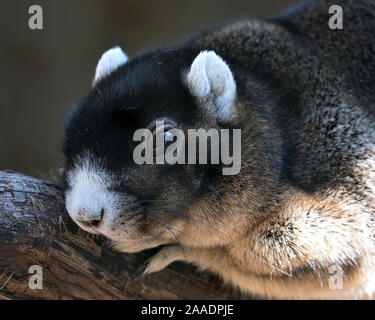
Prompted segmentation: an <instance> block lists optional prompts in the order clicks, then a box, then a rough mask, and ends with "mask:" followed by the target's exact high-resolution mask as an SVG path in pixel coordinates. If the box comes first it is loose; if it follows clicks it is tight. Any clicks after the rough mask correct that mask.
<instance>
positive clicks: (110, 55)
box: [92, 47, 128, 86]
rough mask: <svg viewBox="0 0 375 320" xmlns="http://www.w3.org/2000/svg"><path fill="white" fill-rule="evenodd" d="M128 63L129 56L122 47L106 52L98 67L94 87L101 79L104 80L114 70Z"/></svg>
mask: <svg viewBox="0 0 375 320" xmlns="http://www.w3.org/2000/svg"><path fill="white" fill-rule="evenodd" d="M127 61H128V56H127V55H126V54H125V53H124V51H122V49H121V48H120V47H114V48H112V49H109V50H108V51H106V52H104V53H103V55H102V57H101V58H100V59H99V62H98V65H97V66H96V71H95V76H94V80H93V82H92V85H93V86H94V85H95V84H96V83H97V82H98V81H99V80H100V79H103V78H104V77H106V76H107V75H109V74H110V73H111V72H112V71H113V70H115V69H117V68H118V67H119V66H121V65H123V64H125V63H126V62H127Z"/></svg>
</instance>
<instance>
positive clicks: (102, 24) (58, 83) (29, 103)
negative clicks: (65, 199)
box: [0, 0, 301, 178]
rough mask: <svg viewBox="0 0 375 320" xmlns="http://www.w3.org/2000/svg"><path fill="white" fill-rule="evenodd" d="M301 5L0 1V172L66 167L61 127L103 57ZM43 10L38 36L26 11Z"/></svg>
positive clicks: (287, 1) (200, 0)
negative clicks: (110, 51) (35, 7)
mask: <svg viewBox="0 0 375 320" xmlns="http://www.w3.org/2000/svg"><path fill="white" fill-rule="evenodd" d="M299 2H301V0H106V1H104V0H80V1H74V0H64V1H58V0H49V1H41V0H37V1H24V0H2V1H1V7H0V8H1V29H0V93H1V100H0V104H1V105H0V170H4V169H12V170H15V171H19V172H23V173H26V174H29V175H32V176H36V177H42V178H50V177H51V176H53V175H54V174H55V172H56V169H57V168H59V167H61V166H62V165H63V158H62V155H61V151H60V149H61V141H62V135H63V122H64V119H65V117H66V115H67V113H68V112H69V110H70V108H71V106H72V104H73V103H74V102H75V101H77V100H79V99H80V98H82V97H83V96H84V95H85V94H86V93H87V92H88V90H89V89H90V84H91V81H92V78H93V75H94V71H95V67H96V62H97V60H98V59H99V57H100V56H101V54H102V53H103V52H104V51H105V50H107V49H109V48H111V47H113V46H115V45H120V46H121V47H122V48H123V49H124V51H125V52H126V53H127V54H128V55H129V56H132V55H133V54H135V53H136V52H139V51H144V50H147V49H149V48H152V47H154V46H157V47H158V46H165V45H168V44H173V43H174V42H175V41H179V40H181V39H183V38H184V37H186V36H188V35H190V34H192V33H194V32H197V31H199V30H201V29H203V28H205V27H207V26H211V25H213V24H216V23H218V22H224V21H226V20H228V19H231V18H236V17H241V16H272V15H274V14H277V13H279V12H282V11H283V10H285V9H286V8H287V7H288V6H291V5H293V4H296V3H299ZM33 4H38V5H40V6H41V7H42V9H43V19H44V20H43V27H44V29H43V30H31V29H29V27H28V20H29V17H30V15H29V14H28V9H29V7H30V6H31V5H33Z"/></svg>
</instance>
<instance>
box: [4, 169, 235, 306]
mask: <svg viewBox="0 0 375 320" xmlns="http://www.w3.org/2000/svg"><path fill="white" fill-rule="evenodd" d="M154 252H155V250H148V251H146V252H141V253H137V254H124V253H117V252H114V251H112V250H111V249H109V248H106V246H105V245H104V241H103V240H102V239H96V238H95V237H93V236H91V235H89V234H88V233H86V232H84V231H82V230H81V229H79V228H77V227H76V225H75V224H74V223H73V222H72V221H71V219H70V218H69V216H68V214H67V213H66V211H65V207H64V202H63V193H62V191H61V190H59V188H58V187H57V186H56V185H54V184H53V183H51V182H46V181H41V180H37V179H34V178H30V177H27V176H24V175H20V174H16V173H13V172H10V171H7V172H0V300H1V299H228V298H229V299H232V298H239V297H240V296H239V294H238V293H236V292H235V291H234V290H232V289H230V288H228V287H227V286H224V285H223V284H222V283H221V281H220V280H219V279H217V278H216V277H214V276H212V275H210V274H208V273H199V272H197V271H195V268H194V267H193V266H188V265H185V264H183V263H174V264H172V265H171V266H170V267H168V268H166V269H165V270H163V271H161V272H159V273H156V274H151V275H147V276H144V277H139V278H136V274H137V270H138V269H139V267H140V266H141V265H142V263H143V262H144V261H145V260H146V259H147V258H148V257H149V256H150V255H151V254H153V253H154ZM32 265H39V266H41V267H42V270H43V289H30V288H29V278H30V277H31V276H32V274H29V272H28V271H29V268H30V266H32Z"/></svg>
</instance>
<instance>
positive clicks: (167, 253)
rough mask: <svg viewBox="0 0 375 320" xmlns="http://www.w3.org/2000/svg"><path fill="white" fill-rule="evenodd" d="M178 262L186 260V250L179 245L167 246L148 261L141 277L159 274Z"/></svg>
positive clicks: (141, 272) (141, 271)
mask: <svg viewBox="0 0 375 320" xmlns="http://www.w3.org/2000/svg"><path fill="white" fill-rule="evenodd" d="M178 260H184V248H183V247H181V246H179V245H172V246H166V247H164V248H162V249H161V250H160V251H159V252H158V253H156V254H155V255H154V256H152V257H151V258H150V259H149V260H147V261H146V263H145V265H144V266H143V267H142V269H141V270H140V275H145V274H149V273H154V272H158V271H160V270H163V269H164V268H165V267H167V266H168V265H169V264H171V263H172V262H174V261H178Z"/></svg>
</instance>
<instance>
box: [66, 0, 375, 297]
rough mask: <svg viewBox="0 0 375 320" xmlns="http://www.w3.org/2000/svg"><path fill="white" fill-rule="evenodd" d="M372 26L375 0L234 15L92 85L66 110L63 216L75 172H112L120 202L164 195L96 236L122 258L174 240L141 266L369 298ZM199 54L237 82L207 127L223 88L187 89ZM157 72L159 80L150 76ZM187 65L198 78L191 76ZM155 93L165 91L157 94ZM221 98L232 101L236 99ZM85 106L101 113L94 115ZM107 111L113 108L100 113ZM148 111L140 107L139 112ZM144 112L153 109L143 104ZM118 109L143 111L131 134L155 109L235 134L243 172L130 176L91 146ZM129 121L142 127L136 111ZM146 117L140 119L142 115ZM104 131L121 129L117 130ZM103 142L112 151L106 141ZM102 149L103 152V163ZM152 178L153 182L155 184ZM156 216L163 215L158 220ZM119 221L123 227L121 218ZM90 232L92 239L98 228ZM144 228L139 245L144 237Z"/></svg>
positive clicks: (272, 290)
mask: <svg viewBox="0 0 375 320" xmlns="http://www.w3.org/2000/svg"><path fill="white" fill-rule="evenodd" d="M331 5H340V6H341V7H342V8H343V13H344V16H343V18H344V28H343V29H342V30H331V29H330V28H329V27H328V20H329V18H330V14H329V13H328V8H329V7H330V6H331ZM374 30H375V2H373V1H358V0H355V1H354V0H353V1H328V0H327V1H312V2H310V3H309V4H307V5H305V6H302V7H300V8H299V9H297V10H295V11H294V12H292V13H288V14H286V15H284V16H281V17H278V18H275V19H269V20H264V19H249V20H248V19H242V20H240V21H235V22H233V23H230V24H227V25H224V26H220V27H217V28H213V29H211V30H208V31H205V32H203V33H201V34H199V35H197V36H195V37H193V38H191V39H189V40H188V41H186V42H184V43H182V44H181V45H180V46H178V47H176V48H171V49H164V50H156V51H154V52H150V53H148V54H145V55H143V56H140V57H137V58H134V60H133V61H132V60H131V61H129V62H126V63H125V64H124V65H123V66H120V68H119V69H118V70H117V71H115V72H113V73H110V74H109V75H105V76H103V79H102V78H99V80H97V81H95V82H94V89H95V88H96V89H97V90H93V92H92V93H91V94H90V96H89V98H88V99H86V101H85V102H84V103H83V105H82V106H81V107H80V111H79V112H76V113H75V114H74V115H73V117H72V119H73V120H71V123H70V125H69V126H68V129H67V138H66V143H65V153H66V157H67V170H66V176H67V181H68V192H67V194H68V197H67V198H68V200H67V203H68V204H67V207H68V210H69V213H70V214H71V215H72V217H73V218H75V220H77V217H78V216H79V214H78V213H76V212H75V211H74V210H75V209H73V207H74V206H73V204H72V203H73V202H74V201H75V202H74V203H79V202H80V200H79V196H75V197H73V196H72V194H75V193H76V194H78V191H74V190H75V189H74V188H76V189H77V190H78V187H75V186H76V185H77V184H78V182H74V181H76V180H77V179H78V178H76V177H77V176H79V177H80V178H79V179H78V180H79V181H81V180H82V175H83V174H82V173H80V172H85V173H84V177H85V179H86V178H87V176H90V178H89V179H91V181H99V180H100V181H101V182H100V183H102V184H103V185H105V189H106V190H107V189H108V190H109V189H110V188H109V187H108V186H109V185H111V184H112V183H111V179H112V180H115V179H114V177H116V178H117V180H121V179H123V180H121V181H125V180H126V182H124V183H122V184H121V183H120V185H121V188H118V189H116V190H117V191H116V192H126V193H127V196H126V201H127V203H134V202H136V201H140V200H139V199H146V198H147V199H151V198H152V199H153V200H152V201H155V202H157V201H160V203H162V201H164V203H163V206H162V207H159V208H157V209H155V208H156V207H155V206H154V207H152V210H156V211H157V215H156V216H157V218H155V216H153V218H152V217H149V216H147V215H145V214H144V213H143V216H142V218H140V219H138V218H137V219H135V214H134V212H133V213H132V215H131V219H130V220H131V221H132V224H133V226H132V227H131V226H127V228H126V230H125V229H118V230H117V229H116V230H115V228H113V231H115V233H110V232H109V231H105V230H104V229H102V230H101V229H100V228H97V229H95V231H96V232H99V233H103V234H105V235H106V236H108V237H109V238H111V239H113V240H114V241H116V242H117V248H118V249H119V250H122V251H126V252H134V251H139V250H142V249H145V248H150V247H155V246H158V245H160V244H170V245H168V246H165V247H164V248H162V249H161V251H160V252H159V253H158V254H157V255H156V256H155V257H154V258H153V259H151V261H150V264H149V265H148V266H147V268H146V270H145V272H146V273H151V272H155V271H158V270H160V269H163V268H164V267H165V266H167V265H168V264H169V263H171V262H173V261H176V260H183V261H187V262H191V263H193V264H195V265H197V266H198V267H200V268H201V269H208V270H212V271H214V272H215V273H217V274H219V275H220V276H221V277H222V278H223V279H224V280H225V281H228V282H230V283H232V284H234V285H235V286H238V287H239V288H240V289H241V290H242V291H244V292H247V293H254V294H259V295H261V296H265V297H275V298H369V297H372V295H373V292H374V290H375V221H374V219H375V81H374V80H375V35H374V34H373V31H374ZM202 51H208V52H214V53H216V54H217V56H219V57H222V58H223V59H224V61H225V62H226V63H227V64H228V66H229V68H230V71H231V73H232V74H233V78H234V80H235V85H236V87H235V88H236V92H235V94H236V95H235V97H236V98H235V100H233V101H234V102H233V101H232V100H230V99H229V100H228V99H227V100H228V101H231V102H228V105H227V106H225V108H224V109H225V110H224V111H225V112H228V113H229V112H232V113H233V114H235V116H234V120H233V119H232V120H231V121H229V123H228V121H227V120H226V121H222V122H221V120H220V119H218V120H217V119H216V116H217V117H219V115H220V112H221V111H222V110H221V109H220V108H221V107H220V105H219V104H218V103H216V102H215V101H216V100H215V98H216V96H215V95H219V94H222V93H217V92H215V91H212V92H211V93H210V95H207V97H204V98H199V99H198V98H197V96H198V93H197V92H198V91H197V86H199V85H201V83H202V81H203V80H199V81H198V82H193V81H195V80H194V79H196V78H198V79H201V78H199V77H200V75H199V72H200V71H199V70H198V71H194V70H193V69H194V68H193V66H194V63H193V65H192V62H193V61H194V62H195V61H197V59H198V57H199V56H201V54H199V53H200V52H202ZM194 58H195V59H194ZM202 59H206V60H202ZM202 59H201V60H202V61H203V62H201V61H198V62H199V63H206V65H205V66H206V68H208V67H207V66H211V65H213V66H215V63H216V65H219V67H218V69H220V68H221V67H220V62H218V61H217V60H215V59H216V58H215V57H213V56H210V57H208V58H207V57H203V58H202ZM209 59H213V60H212V61H214V62H210V60H209ZM204 61H208V62H204ZM209 63H212V64H211V65H210V64H209ZM166 64H168V66H165V68H164V66H163V65H166ZM190 66H191V68H189V67H190ZM98 68H99V66H98ZM158 68H160V70H159V69H158ZM163 68H164V69H163ZM97 70H98V69H97ZM139 70H142V72H140V71H139ZM189 70H190V71H189ZM228 70H229V69H228ZM153 71H155V72H156V71H157V72H160V73H162V74H163V75H165V78H164V77H163V76H161V75H157V76H154V75H153ZM193 71H194V72H198V75H196V74H193V75H191V74H192V73H193ZM189 72H190V73H189ZM225 72H226V71H225ZM225 72H224V71H223V74H224V73H225ZM146 74H147V75H148V76H149V77H150V78H149V79H148V80H147V81H144V83H142V85H140V84H139V83H140V82H142V81H143V80H142V78H141V76H139V75H146ZM187 74H188V75H187ZM186 75H187V76H186ZM189 75H191V76H190V77H189ZM206 76H207V77H208V79H209V80H210V81H211V83H212V81H216V80H215V79H216V78H218V77H219V78H220V76H221V74H219V75H218V77H216V78H215V77H213V79H214V80H211V79H210V76H209V74H208V71H207V74H206ZM179 77H181V79H182V80H181V81H180V80H179ZM202 77H203V78H204V76H202ZM223 77H224V80H225V81H226V82H225V83H228V82H230V78H228V77H226V76H225V75H224V76H223ZM225 77H226V78H225ZM203 78H202V79H203ZM176 79H177V80H176ZM191 79H193V80H191ZM228 79H229V80H228ZM224 80H223V81H224ZM168 81H171V82H168ZM217 81H219V80H217ZM176 82H178V84H176ZM149 83H152V86H151V87H152V88H154V89H152V90H149V91H147V94H148V97H147V99H146V98H144V97H142V98H140V97H139V96H138V93H139V92H143V91H142V90H145V89H144V87H145V86H147V85H148V84H149ZM163 86H165V87H167V89H166V90H165V91H164V90H163V89H162V88H163ZM212 87H214V85H212ZM127 88H128V89H129V90H128V89H127ZM155 88H156V89H155ZM160 88H161V89H160ZM153 90H155V92H156V91H157V93H155V92H154V91H153ZM212 90H213V89H212ZM225 90H227V89H225V86H224V89H223V91H224V92H225ZM125 91H126V92H127V91H129V92H131V94H130V93H123V92H125ZM169 91H170V92H169ZM227 91H228V93H226V94H227V96H229V97H231V94H232V92H231V91H230V89H228V90H227ZM98 92H99V93H100V94H98ZM147 94H146V96H147ZM123 95H125V96H123ZM166 95H167V96H168V98H166ZM227 96H226V97H227ZM134 97H137V98H134ZM190 99H191V100H190ZM98 101H100V102H98ZM130 101H131V102H130ZM150 101H152V102H150ZM158 101H159V102H160V103H158ZM165 101H169V102H166V103H164V102H165ZM179 101H180V102H181V105H183V106H184V107H181V110H178V108H177V109H176V107H180V106H178V102H179ZM173 103H174V104H175V105H173V106H172V104H173ZM176 103H177V105H176ZM191 103H194V104H195V105H197V106H198V109H199V108H202V105H211V104H212V105H215V106H216V108H217V109H218V113H217V115H215V114H214V115H210V114H209V115H208V116H206V113H202V114H200V113H199V112H198V113H197V112H195V111H194V112H189V111H186V110H188V108H189V107H188V105H189V104H191ZM93 104H94V105H96V106H97V107H96V108H93V107H92V105H93ZM108 104H110V105H111V106H112V107H111V108H106V107H105V105H108ZM147 104H149V105H150V106H147V107H146V105H147ZM152 104H156V105H157V106H156V107H151V105H152ZM98 105H100V107H98ZM120 105H137V107H138V106H141V108H142V107H144V109H143V110H144V111H143V114H146V115H142V120H139V122H140V123H139V126H141V127H142V125H143V126H144V127H145V126H147V123H148V122H150V121H151V120H152V119H155V115H157V116H162V117H168V116H169V114H168V112H170V115H171V117H172V118H173V119H174V120H175V121H176V123H177V124H178V126H179V127H182V128H184V129H186V128H189V127H193V128H200V127H202V128H211V127H218V128H221V127H230V128H240V129H241V130H242V149H241V158H242V168H241V172H240V174H238V175H235V176H223V175H219V174H217V171H216V170H215V169H214V168H211V167H210V166H208V169H179V170H193V171H183V172H182V171H179V172H177V171H176V172H172V173H170V172H168V174H166V173H167V171H165V170H169V169H165V168H164V166H163V169H153V170H162V171H158V173H156V172H153V171H152V172H151V171H147V174H146V173H145V172H143V171H141V170H140V169H139V168H134V167H133V166H132V165H129V159H128V158H127V157H126V155H124V154H123V153H122V152H125V151H122V152H121V153H118V152H119V151H114V150H118V149H116V148H118V146H115V143H114V142H111V143H109V144H108V145H107V146H106V148H104V149H102V148H101V147H98V142H99V144H100V141H102V142H105V139H106V138H103V137H107V139H109V137H110V136H107V135H106V134H103V132H104V131H105V130H107V129H106V128H108V127H107V125H106V124H103V123H105V122H103V120H102V119H107V118H106V117H107V113H108V112H109V111H108V109H110V112H111V113H113V112H114V111H116V112H118V110H117V108H119V107H120ZM161 105H163V107H161ZM166 106H167V107H166ZM203 107H204V106H203ZM90 108H91V109H90ZM163 108H164V109H163ZM183 110H185V111H183ZM194 110H195V109H194ZM199 110H200V109H199ZM228 110H229V111H228ZM231 110H232V111H231ZM233 110H234V111H233ZM232 113H231V114H232ZM127 117H128V116H127ZM132 117H135V118H136V119H140V118H139V117H140V116H139V115H132ZM137 117H138V118H137ZM144 117H146V118H147V117H149V118H148V119H147V120H144V119H143V118H144ZM124 118H126V117H124ZM83 119H85V120H83ZM87 119H88V120H87ZM225 119H228V118H225ZM216 120H217V121H216ZM90 121H91V123H90ZM108 121H112V120H108ZM137 121H138V120H137ZM133 122H134V121H133ZM135 122H136V121H135ZM141 123H142V125H141ZM129 126H130V124H129ZM137 126H138V124H137ZM83 127H84V128H85V130H86V131H85V134H86V135H87V136H90V134H89V133H90V132H91V133H92V132H93V131H95V133H94V134H93V135H92V136H90V137H87V136H85V137H84V138H83V137H81V139H83V141H82V140H75V141H74V142H72V140H74V139H80V138H77V132H76V131H75V130H74V128H76V130H77V128H79V132H81V131H82V132H83V131H84V130H83ZM110 127H111V128H114V127H116V128H117V124H115V125H111V126H110ZM120 127H121V126H120ZM120 127H119V128H118V131H116V130H117V129H111V130H113V131H112V134H116V133H117V132H120V130H122V129H121V128H120ZM90 128H92V130H91V129H90ZM94 128H95V129H94ZM90 130H91V131H90ZM98 137H100V139H104V140H100V139H99V138H98ZM115 140H116V139H115ZM118 143H119V144H121V145H122V142H121V143H120V142H119V141H118ZM112 144H113V148H111V147H110V146H109V145H112ZM110 152H113V154H111V156H108V154H109V153H110ZM128 152H130V151H129V150H128ZM88 154H89V156H88ZM112 158H113V159H116V161H115V160H113V159H112ZM120 158H121V159H122V160H121V161H122V162H121V161H119V159H120ZM77 159H78V160H77ZM98 159H100V161H99V160H98ZM118 162H119V163H118ZM125 163H126V164H125ZM156 167H157V166H156ZM88 168H91V169H88ZM92 168H94V169H95V170H96V171H100V172H101V173H100V172H99V173H98V172H96V171H95V170H94V169H92ZM98 168H100V169H98ZM120 168H121V170H120ZM123 168H126V170H125V169H123ZM194 168H195V167H194ZM176 170H177V169H176ZM202 170H203V171H202ZM93 171H95V172H93ZM120 171H121V174H119V172H120ZM77 172H78V173H77ZM103 172H105V173H103ZM160 172H162V173H163V177H161V176H160ZM189 175H191V176H189ZM120 177H121V178H120ZM189 177H191V178H189ZM158 179H160V180H158ZM103 181H104V182H103ZM159 181H161V182H160V185H161V187H160V185H157V187H156V184H159ZM80 183H81V182H80ZM166 185H168V187H165V186H166ZM80 188H81V187H80ZM142 188H144V189H145V190H146V189H147V190H146V191H144V194H147V196H143V194H142V192H143V189H142ZM155 188H156V189H158V190H157V191H156V190H155ZM159 188H160V190H159ZM184 188H186V189H184ZM118 190H120V191H118ZM124 190H126V191H124ZM184 190H185V191H184ZM129 194H131V195H132V196H129ZM140 194H142V195H140ZM133 196H134V198H133ZM116 197H118V198H116V201H112V202H111V203H112V205H113V203H117V202H119V201H120V200H118V199H123V196H122V195H121V196H120V195H116ZM73 198H74V199H75V200H74V201H73V200H72V199H73ZM77 199H78V200H77ZM135 199H137V200H135ZM155 199H156V200H155ZM121 201H123V200H121ZM147 201H149V200H147ZM168 201H170V202H171V203H172V202H173V204H170V203H169V202H168ZM140 202H142V201H140ZM150 202H151V200H150ZM165 202H168V204H165ZM178 202H179V203H183V204H182V205H181V204H180V205H178V204H177V203H178ZM103 203H104V202H102V203H101V204H100V207H103V206H104V204H103ZM113 206H114V205H113ZM81 207H82V205H81ZM165 208H166V212H167V213H166V214H165V215H166V217H165V216H163V215H162V212H161V211H162V210H164V209H165ZM148 209H149V208H148ZM77 210H78V209H77ZM77 210H76V211H77ZM142 210H144V208H143V207H142ZM73 211H74V212H73ZM77 212H79V210H78V211H77ZM118 212H119V213H120V211H118ZM120 216H123V215H122V213H121V214H120ZM101 218H103V215H102V216H101ZM116 219H117V216H116ZM116 219H114V218H113V219H112V218H108V221H111V227H114V226H115V225H116V224H115V223H114V222H113V221H115V220H116ZM124 219H125V218H124ZM126 219H128V220H126ZM126 219H125V224H126V221H129V216H128V217H127V218H126ZM78 220H79V219H78ZM134 221H141V222H134ZM106 223H107V222H106ZM121 225H122V224H121ZM90 228H91V227H90ZM90 228H89V230H88V231H91V232H94V231H93V229H90ZM95 228H96V226H95ZM103 228H104V227H103ZM116 228H117V227H116ZM103 230H104V231H103ZM145 234H147V237H146V238H145V239H143V240H142V237H145ZM341 281H342V283H341ZM340 284H342V287H340Z"/></svg>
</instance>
